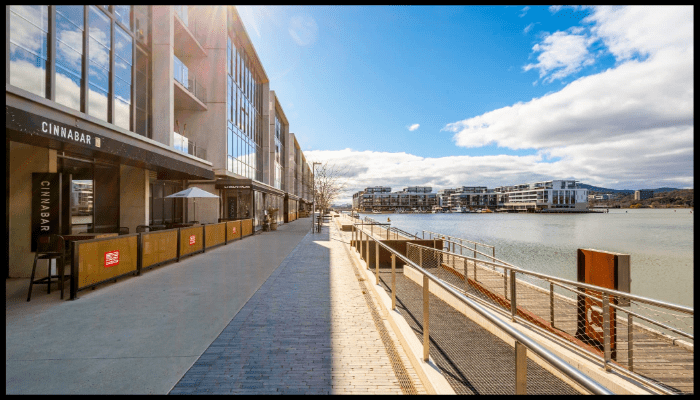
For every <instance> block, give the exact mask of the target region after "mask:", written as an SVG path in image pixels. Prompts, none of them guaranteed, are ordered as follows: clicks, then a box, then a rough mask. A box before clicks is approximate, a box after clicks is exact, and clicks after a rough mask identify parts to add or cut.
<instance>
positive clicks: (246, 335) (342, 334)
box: [170, 224, 425, 394]
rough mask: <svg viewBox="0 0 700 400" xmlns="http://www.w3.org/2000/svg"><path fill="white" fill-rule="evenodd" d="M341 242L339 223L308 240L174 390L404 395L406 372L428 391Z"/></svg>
mask: <svg viewBox="0 0 700 400" xmlns="http://www.w3.org/2000/svg"><path fill="white" fill-rule="evenodd" d="M342 240H343V239H342V237H341V236H340V234H339V233H338V231H337V228H335V226H333V224H331V226H325V227H324V228H323V232H321V233H320V234H319V233H317V234H309V235H307V236H306V237H305V238H304V239H303V240H302V242H301V243H300V244H299V245H298V246H297V247H296V248H295V249H294V251H292V253H290V254H289V255H288V256H287V258H286V259H285V260H284V261H283V262H282V264H281V265H280V266H279V268H278V269H277V270H276V271H275V272H274V273H273V274H272V275H271V276H270V278H268V280H267V281H266V282H265V284H263V286H261V287H260V289H259V290H258V291H257V292H256V293H255V295H254V296H253V297H252V298H251V299H250V300H249V301H248V303H246V305H245V306H244V307H243V308H242V309H241V311H240V312H239V313H238V314H237V315H236V317H235V318H234V319H233V320H232V321H231V323H230V324H229V325H228V326H227V327H226V328H225V329H224V330H223V332H222V333H221V334H220V335H219V337H218V338H217V339H216V340H214V342H213V343H212V344H211V346H210V347H209V348H208V349H207V350H206V351H205V352H204V354H202V356H201V357H200V358H199V359H198V360H197V362H195V364H194V365H193V366H192V368H191V369H190V370H189V371H188V372H187V373H186V374H185V375H184V376H183V377H182V379H181V380H180V381H179V382H178V383H177V385H175V387H174V388H173V389H172V391H171V392H170V393H171V394H198V393H212V394H223V393H233V394H268V393H269V394H272V393H281V394H355V393H382V394H401V393H403V392H405V391H406V389H405V387H406V385H405V384H404V391H402V388H401V385H400V384H399V379H398V378H397V374H398V375H401V373H403V374H404V375H403V376H404V378H405V377H406V376H408V377H409V380H410V383H411V384H412V385H413V388H414V390H415V391H416V392H417V393H425V389H424V388H423V386H422V384H421V383H420V381H419V379H418V376H417V374H416V373H415V371H413V369H412V367H411V366H410V364H409V362H408V359H407V358H406V356H405V354H404V353H403V350H402V349H401V347H400V345H399V343H398V341H397V340H396V337H395V336H394V335H393V332H391V330H390V329H388V331H387V330H385V331H384V333H385V335H384V340H383V339H382V336H381V335H380V332H381V331H382V329H386V327H388V324H387V323H386V321H382V320H381V319H380V320H379V322H378V323H379V324H382V325H383V326H384V328H382V326H381V325H377V323H376V322H375V321H376V319H373V312H372V310H371V309H370V308H369V306H368V299H369V297H367V296H366V295H367V290H364V289H363V286H364V282H362V281H359V280H358V276H359V275H356V274H355V267H354V266H353V264H352V261H351V260H350V258H349V256H348V253H347V250H346V248H345V247H344V246H345V245H344V244H343V241H342ZM365 289H366V288H365ZM369 301H371V300H369ZM374 315H375V318H376V316H377V315H378V314H377V313H376V311H375V313H374ZM387 337H390V338H391V343H390V344H389V345H388V347H390V348H389V349H387V339H386V338H387ZM392 344H393V349H392V348H391V347H392ZM392 351H393V353H392ZM388 354H393V355H394V356H395V357H394V358H395V359H396V358H399V357H400V359H401V360H402V363H403V366H404V367H405V369H403V370H402V371H403V372H401V371H399V372H398V373H397V372H396V370H397V369H400V368H396V363H395V364H394V366H393V367H392V363H391V360H390V357H389V355H388ZM397 354H398V356H399V357H396V355H397ZM408 386H411V385H408Z"/></svg>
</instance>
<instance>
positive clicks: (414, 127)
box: [408, 124, 420, 132]
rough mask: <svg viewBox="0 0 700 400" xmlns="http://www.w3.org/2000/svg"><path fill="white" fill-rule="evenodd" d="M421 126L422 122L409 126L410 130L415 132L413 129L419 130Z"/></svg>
mask: <svg viewBox="0 0 700 400" xmlns="http://www.w3.org/2000/svg"><path fill="white" fill-rule="evenodd" d="M419 127H420V124H413V125H411V126H409V127H408V130H409V131H411V132H413V131H415V130H417V129H418V128H419Z"/></svg>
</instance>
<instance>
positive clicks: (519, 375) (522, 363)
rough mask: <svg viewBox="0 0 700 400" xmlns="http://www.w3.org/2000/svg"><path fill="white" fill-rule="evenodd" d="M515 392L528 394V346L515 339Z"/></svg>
mask: <svg viewBox="0 0 700 400" xmlns="http://www.w3.org/2000/svg"><path fill="white" fill-rule="evenodd" d="M515 394H527V347H525V345H524V344H522V343H520V342H518V341H517V340H516V341H515Z"/></svg>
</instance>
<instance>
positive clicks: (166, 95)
mask: <svg viewBox="0 0 700 400" xmlns="http://www.w3.org/2000/svg"><path fill="white" fill-rule="evenodd" d="M152 12H153V19H152V20H153V34H152V36H151V37H152V38H153V43H152V44H151V49H152V51H153V52H152V57H153V61H152V63H153V71H152V72H153V74H152V80H151V82H152V88H151V89H152V90H153V96H152V98H151V105H152V109H153V140H156V141H158V142H160V143H163V144H166V145H168V146H172V145H173V132H174V130H175V118H174V112H173V111H174V105H175V91H174V87H173V79H174V71H173V55H174V53H173V43H174V37H175V36H174V32H175V30H174V25H173V21H174V20H173V18H174V17H173V15H174V12H175V11H174V10H173V7H172V6H154V7H153V11H152Z"/></svg>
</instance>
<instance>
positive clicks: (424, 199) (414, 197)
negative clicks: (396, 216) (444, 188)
mask: <svg viewBox="0 0 700 400" xmlns="http://www.w3.org/2000/svg"><path fill="white" fill-rule="evenodd" d="M432 190H433V188H432V187H430V186H412V187H407V188H404V189H403V190H402V191H400V192H391V188H390V187H386V186H376V187H367V188H365V189H364V190H362V191H360V192H357V193H355V194H353V196H352V206H353V208H354V209H356V210H360V211H372V210H378V211H389V210H394V211H397V210H412V209H416V210H430V209H432V207H433V206H437V205H438V196H437V194H436V193H432Z"/></svg>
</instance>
